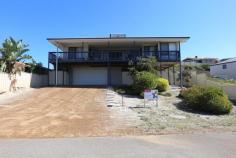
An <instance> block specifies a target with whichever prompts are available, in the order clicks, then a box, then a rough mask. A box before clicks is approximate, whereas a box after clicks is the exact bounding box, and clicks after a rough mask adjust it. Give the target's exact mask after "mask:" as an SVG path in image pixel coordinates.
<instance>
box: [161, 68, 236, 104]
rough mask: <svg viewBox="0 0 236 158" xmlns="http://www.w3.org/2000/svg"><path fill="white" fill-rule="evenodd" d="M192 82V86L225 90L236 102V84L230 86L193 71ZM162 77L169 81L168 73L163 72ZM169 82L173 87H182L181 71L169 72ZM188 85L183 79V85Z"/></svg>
mask: <svg viewBox="0 0 236 158" xmlns="http://www.w3.org/2000/svg"><path fill="white" fill-rule="evenodd" d="M191 76H192V79H191V82H190V85H200V86H212V87H218V88H221V89H222V90H224V91H225V92H226V93H227V94H228V96H229V98H230V99H232V100H236V84H230V83H225V82H223V81H222V82H219V81H214V80H212V79H211V78H210V76H209V75H208V74H206V73H199V72H197V71H191ZM162 77H164V78H166V79H168V71H167V70H166V71H163V72H162ZM169 81H170V84H172V85H177V86H179V85H180V81H179V71H176V72H175V73H173V72H172V71H171V70H169ZM187 84H188V83H186V82H184V79H183V85H184V86H186V85H187Z"/></svg>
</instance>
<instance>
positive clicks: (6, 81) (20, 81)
mask: <svg viewBox="0 0 236 158" xmlns="http://www.w3.org/2000/svg"><path fill="white" fill-rule="evenodd" d="M11 82H12V81H11V80H10V78H9V74H7V73H4V72H0V92H6V91H9V90H10V86H11ZM47 85H48V75H39V74H32V73H26V72H21V75H19V74H17V76H16V88H30V87H32V88H38V87H43V86H47Z"/></svg>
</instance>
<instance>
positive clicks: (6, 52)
mask: <svg viewBox="0 0 236 158" xmlns="http://www.w3.org/2000/svg"><path fill="white" fill-rule="evenodd" d="M27 47H28V45H26V44H24V43H23V41H22V40H19V41H16V40H14V39H13V38H12V37H10V38H9V39H6V40H5V41H4V43H3V44H2V48H0V52H1V53H2V58H1V59H0V71H3V72H7V73H9V74H14V75H15V74H16V73H17V72H21V71H22V70H23V69H24V68H23V67H24V66H25V65H24V64H22V63H24V61H25V60H28V59H32V57H31V56H30V55H27V54H25V53H26V52H28V51H29V49H28V48H27ZM20 63H21V64H20Z"/></svg>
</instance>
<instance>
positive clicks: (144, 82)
mask: <svg viewBox="0 0 236 158" xmlns="http://www.w3.org/2000/svg"><path fill="white" fill-rule="evenodd" d="M156 81H157V76H156V75H155V74H153V73H150V72H146V71H142V72H137V74H136V75H135V76H134V83H133V86H132V89H133V90H134V92H135V93H136V94H142V93H143V91H144V89H155V88H156V86H157V82H156Z"/></svg>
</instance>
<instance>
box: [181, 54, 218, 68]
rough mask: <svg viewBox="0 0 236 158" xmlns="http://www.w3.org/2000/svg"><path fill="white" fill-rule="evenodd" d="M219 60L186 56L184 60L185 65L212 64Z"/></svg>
mask: <svg viewBox="0 0 236 158" xmlns="http://www.w3.org/2000/svg"><path fill="white" fill-rule="evenodd" d="M218 62H219V60H218V59H217V58H198V57H197V56H195V58H185V59H184V60H183V65H189V66H200V65H212V64H216V63H218Z"/></svg>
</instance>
